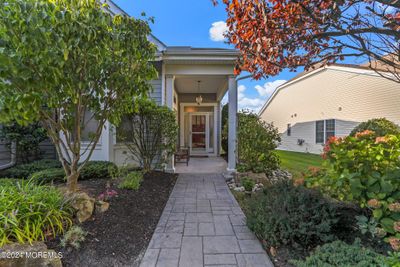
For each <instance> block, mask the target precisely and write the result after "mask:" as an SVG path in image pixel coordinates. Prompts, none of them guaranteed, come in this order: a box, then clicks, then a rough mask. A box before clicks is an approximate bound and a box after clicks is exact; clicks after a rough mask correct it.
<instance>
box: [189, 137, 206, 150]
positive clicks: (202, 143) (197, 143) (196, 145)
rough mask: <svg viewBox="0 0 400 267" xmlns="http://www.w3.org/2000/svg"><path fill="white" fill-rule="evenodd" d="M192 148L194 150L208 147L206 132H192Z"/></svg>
mask: <svg viewBox="0 0 400 267" xmlns="http://www.w3.org/2000/svg"><path fill="white" fill-rule="evenodd" d="M192 146H193V147H192V148H193V149H194V150H203V149H205V148H206V134H203V133H193V134H192Z"/></svg>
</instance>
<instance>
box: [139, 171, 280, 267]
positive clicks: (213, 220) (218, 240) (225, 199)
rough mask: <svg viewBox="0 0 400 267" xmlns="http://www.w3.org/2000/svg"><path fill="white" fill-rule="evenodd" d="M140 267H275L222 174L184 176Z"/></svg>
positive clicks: (180, 178)
mask: <svg viewBox="0 0 400 267" xmlns="http://www.w3.org/2000/svg"><path fill="white" fill-rule="evenodd" d="M140 266H141V267H178V266H179V267H197V266H199V267H202V266H214V267H215V266H238V267H263V266H268V267H269V266H273V264H272V263H271V261H270V259H269V257H268V255H267V254H266V252H265V251H264V250H263V248H262V246H261V244H260V242H259V241H258V240H257V239H256V237H255V236H254V235H253V233H252V232H250V230H249V229H248V228H247V226H246V225H245V216H244V214H243V212H242V210H241V209H240V207H239V205H238V203H237V201H236V200H235V198H234V197H233V195H232V194H231V192H230V191H229V188H228V186H227V185H226V183H225V180H224V178H223V176H222V175H221V174H180V175H179V177H178V180H177V182H176V185H175V187H174V189H173V191H172V193H171V195H170V198H169V200H168V202H167V205H166V207H165V209H164V212H163V214H162V216H161V218H160V221H159V223H158V225H157V228H156V230H155V233H154V235H153V237H152V239H151V241H150V244H149V247H148V248H147V251H146V253H145V255H144V257H143V259H142V262H141V265H140Z"/></svg>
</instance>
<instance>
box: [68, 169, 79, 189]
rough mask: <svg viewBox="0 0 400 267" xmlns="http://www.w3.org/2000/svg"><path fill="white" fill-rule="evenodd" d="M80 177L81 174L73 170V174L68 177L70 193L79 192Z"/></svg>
mask: <svg viewBox="0 0 400 267" xmlns="http://www.w3.org/2000/svg"><path fill="white" fill-rule="evenodd" d="M78 177H79V173H78V172H77V171H76V170H72V171H71V174H70V175H69V176H68V177H67V187H68V192H70V193H73V192H76V191H77V190H78Z"/></svg>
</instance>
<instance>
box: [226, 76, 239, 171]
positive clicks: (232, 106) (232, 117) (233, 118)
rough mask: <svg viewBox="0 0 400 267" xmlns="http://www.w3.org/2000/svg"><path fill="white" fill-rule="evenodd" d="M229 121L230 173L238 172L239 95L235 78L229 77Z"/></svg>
mask: <svg viewBox="0 0 400 267" xmlns="http://www.w3.org/2000/svg"><path fill="white" fill-rule="evenodd" d="M228 90H229V92H228V101H229V120H228V130H229V134H228V171H229V172H236V155H237V144H236V143H237V133H236V130H237V105H238V93H237V83H236V78H235V76H233V75H232V76H229V82H228Z"/></svg>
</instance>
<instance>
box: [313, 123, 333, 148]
mask: <svg viewBox="0 0 400 267" xmlns="http://www.w3.org/2000/svg"><path fill="white" fill-rule="evenodd" d="M335 124H336V123H335V120H334V119H333V120H320V121H316V122H315V142H316V143H317V144H323V143H325V142H326V141H327V140H328V139H329V138H330V137H332V136H335V128H336V127H335Z"/></svg>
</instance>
